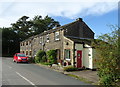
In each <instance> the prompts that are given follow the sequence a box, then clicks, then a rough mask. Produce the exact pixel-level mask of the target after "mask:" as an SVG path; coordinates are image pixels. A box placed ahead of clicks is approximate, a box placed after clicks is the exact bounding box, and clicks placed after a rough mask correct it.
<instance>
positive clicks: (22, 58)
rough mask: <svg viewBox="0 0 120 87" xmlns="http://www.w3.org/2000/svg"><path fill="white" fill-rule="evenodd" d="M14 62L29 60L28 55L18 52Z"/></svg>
mask: <svg viewBox="0 0 120 87" xmlns="http://www.w3.org/2000/svg"><path fill="white" fill-rule="evenodd" d="M13 61H14V62H17V63H18V62H28V57H27V56H26V55H25V54H24V53H16V54H15V55H14V58H13Z"/></svg>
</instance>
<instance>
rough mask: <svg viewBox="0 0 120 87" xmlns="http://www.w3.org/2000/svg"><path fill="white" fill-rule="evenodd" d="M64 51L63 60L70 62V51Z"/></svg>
mask: <svg viewBox="0 0 120 87" xmlns="http://www.w3.org/2000/svg"><path fill="white" fill-rule="evenodd" d="M64 51H65V52H64V53H65V54H64V55H65V59H66V60H70V49H65V50H64Z"/></svg>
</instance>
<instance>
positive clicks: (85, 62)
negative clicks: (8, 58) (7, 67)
mask: <svg viewBox="0 0 120 87" xmlns="http://www.w3.org/2000/svg"><path fill="white" fill-rule="evenodd" d="M91 39H94V32H93V31H92V30H91V29H90V28H89V27H88V25H87V24H86V23H85V22H84V21H83V20H82V18H78V19H76V21H74V22H72V23H69V24H66V25H63V26H60V27H57V28H55V29H51V30H48V31H44V32H43V33H41V34H38V35H35V36H32V37H30V38H28V39H26V40H24V41H22V42H21V43H20V52H21V53H25V54H26V55H27V56H29V57H34V56H35V55H36V52H37V51H38V50H40V49H41V50H44V51H48V50H51V49H55V50H56V51H57V56H56V57H57V61H58V63H59V64H61V65H63V66H67V65H73V66H75V67H77V68H81V67H86V68H90V69H93V68H94V64H93V56H94V55H93V53H94V49H93V48H92V47H91V45H90V44H91V42H90V40H91Z"/></svg>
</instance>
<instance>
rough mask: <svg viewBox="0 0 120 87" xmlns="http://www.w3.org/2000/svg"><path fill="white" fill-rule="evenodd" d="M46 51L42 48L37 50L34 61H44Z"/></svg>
mask: <svg viewBox="0 0 120 87" xmlns="http://www.w3.org/2000/svg"><path fill="white" fill-rule="evenodd" d="M46 60H47V59H46V53H45V51H43V50H39V51H38V52H37V54H36V56H35V63H40V62H46Z"/></svg>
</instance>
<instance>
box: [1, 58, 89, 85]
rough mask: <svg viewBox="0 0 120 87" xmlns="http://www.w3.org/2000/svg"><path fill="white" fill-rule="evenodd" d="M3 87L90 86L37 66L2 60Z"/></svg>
mask: <svg viewBox="0 0 120 87" xmlns="http://www.w3.org/2000/svg"><path fill="white" fill-rule="evenodd" d="M2 85H33V86H35V87H37V85H89V84H87V83H84V82H81V81H79V80H77V79H74V78H72V77H69V76H66V75H64V74H62V73H59V72H56V71H53V70H50V69H44V68H42V67H40V66H38V65H35V64H27V63H18V64H17V63H14V62H13V61H12V58H2Z"/></svg>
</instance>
